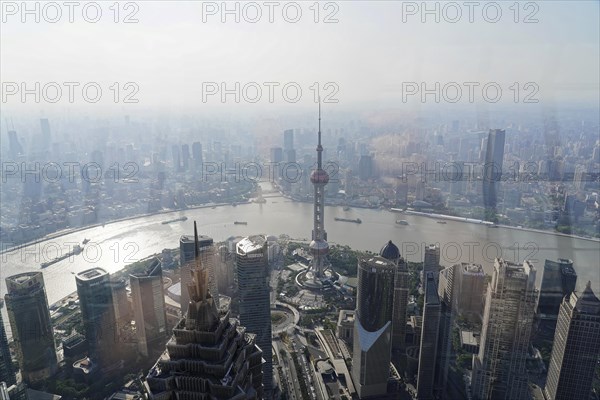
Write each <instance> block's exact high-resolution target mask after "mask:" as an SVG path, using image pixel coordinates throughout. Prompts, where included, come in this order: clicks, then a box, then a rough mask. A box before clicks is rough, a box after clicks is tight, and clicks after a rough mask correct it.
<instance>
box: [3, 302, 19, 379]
mask: <svg viewBox="0 0 600 400" xmlns="http://www.w3.org/2000/svg"><path fill="white" fill-rule="evenodd" d="M0 382H5V383H6V385H7V386H11V385H15V384H16V383H17V378H16V377H15V371H14V369H13V363H12V358H11V356H10V348H9V347H8V340H7V338H6V329H5V328H4V320H3V319H2V313H0Z"/></svg>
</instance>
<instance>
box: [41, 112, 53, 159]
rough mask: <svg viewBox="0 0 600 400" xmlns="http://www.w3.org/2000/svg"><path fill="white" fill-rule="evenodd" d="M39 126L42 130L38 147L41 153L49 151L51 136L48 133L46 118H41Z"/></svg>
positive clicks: (48, 123)
mask: <svg viewBox="0 0 600 400" xmlns="http://www.w3.org/2000/svg"><path fill="white" fill-rule="evenodd" d="M40 126H41V129H42V135H41V140H40V141H39V143H38V146H39V148H40V149H41V150H43V151H49V150H50V147H51V146H50V145H51V144H52V135H51V133H50V121H48V118H41V119H40Z"/></svg>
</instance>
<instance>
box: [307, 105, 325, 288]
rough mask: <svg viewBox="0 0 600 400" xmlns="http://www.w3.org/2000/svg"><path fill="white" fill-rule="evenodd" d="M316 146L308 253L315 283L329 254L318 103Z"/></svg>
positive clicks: (312, 175)
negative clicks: (311, 257) (310, 235)
mask: <svg viewBox="0 0 600 400" xmlns="http://www.w3.org/2000/svg"><path fill="white" fill-rule="evenodd" d="M318 136H319V137H318V144H317V169H315V170H314V171H313V172H312V174H311V175H310V181H311V182H312V184H313V186H314V188H315V197H314V201H313V207H314V215H313V231H312V241H311V242H310V251H311V253H312V256H313V259H312V265H311V268H312V269H313V271H314V274H315V281H317V280H319V279H320V278H322V277H323V276H324V268H325V266H324V264H325V257H327V254H328V253H329V244H328V243H327V232H325V185H327V182H329V174H328V173H327V172H326V171H325V170H324V169H323V155H322V153H323V146H322V145H321V103H319V132H318Z"/></svg>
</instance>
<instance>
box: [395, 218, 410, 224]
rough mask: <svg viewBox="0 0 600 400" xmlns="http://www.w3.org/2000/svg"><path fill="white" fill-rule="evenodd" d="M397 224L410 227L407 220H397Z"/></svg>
mask: <svg viewBox="0 0 600 400" xmlns="http://www.w3.org/2000/svg"><path fill="white" fill-rule="evenodd" d="M396 223H397V224H398V225H408V221H407V220H405V219H397V220H396Z"/></svg>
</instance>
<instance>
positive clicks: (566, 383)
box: [544, 282, 600, 400]
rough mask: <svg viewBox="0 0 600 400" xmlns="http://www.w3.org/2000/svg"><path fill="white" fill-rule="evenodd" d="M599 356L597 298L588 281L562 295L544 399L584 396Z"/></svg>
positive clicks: (557, 399) (599, 333)
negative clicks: (577, 289)
mask: <svg viewBox="0 0 600 400" xmlns="http://www.w3.org/2000/svg"><path fill="white" fill-rule="evenodd" d="M599 356H600V300H598V297H596V295H595V294H594V292H593V291H592V287H591V283H590V282H588V283H587V285H586V287H585V289H584V291H583V292H582V293H581V294H577V293H571V295H570V296H566V297H565V298H564V299H563V301H562V304H561V307H560V314H559V315H558V321H557V324H556V331H555V334H554V345H553V346H552V355H551V356H550V365H549V367H548V379H547V380H546V387H545V388H544V394H545V396H546V399H547V400H570V399H588V398H589V397H590V393H591V390H592V382H593V380H594V369H595V368H596V363H597V361H598V357H599Z"/></svg>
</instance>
